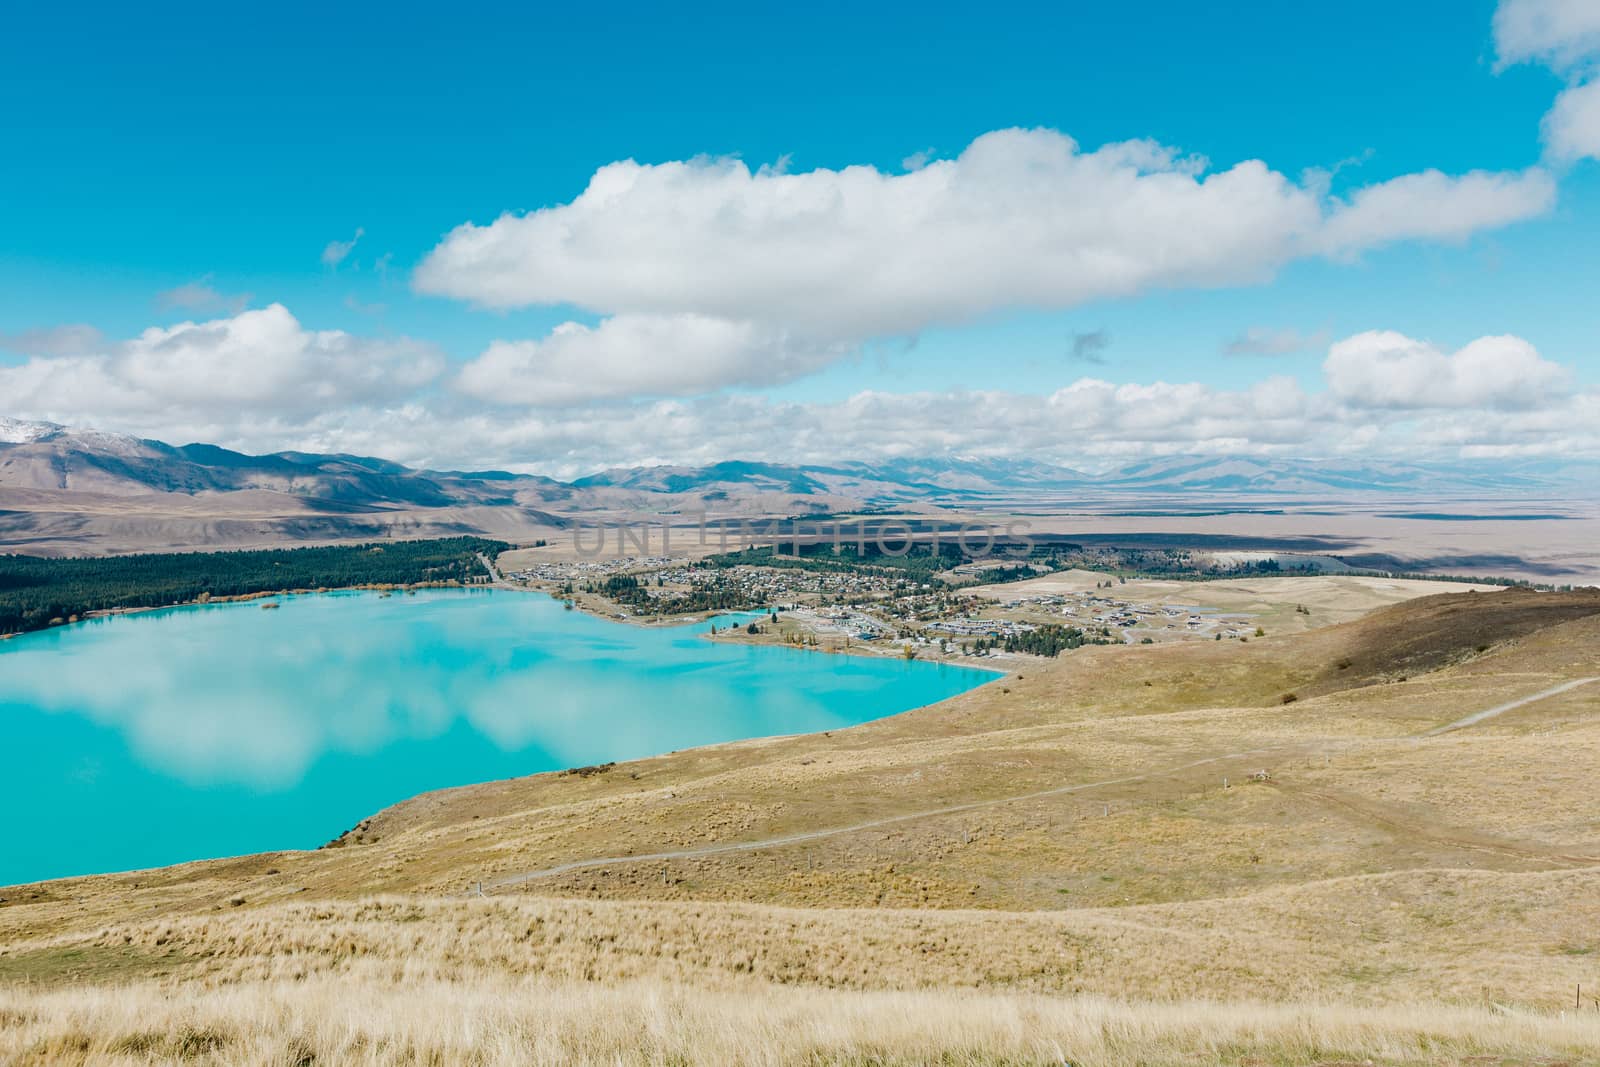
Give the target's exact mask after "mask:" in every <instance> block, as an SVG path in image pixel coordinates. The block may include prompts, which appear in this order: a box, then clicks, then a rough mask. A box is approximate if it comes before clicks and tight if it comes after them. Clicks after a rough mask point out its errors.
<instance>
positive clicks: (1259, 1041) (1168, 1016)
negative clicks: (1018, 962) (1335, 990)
mask: <svg viewBox="0 0 1600 1067" xmlns="http://www.w3.org/2000/svg"><path fill="white" fill-rule="evenodd" d="M0 1011H5V1012H6V1013H8V1015H9V1017H10V1018H11V1019H14V1020H20V1022H19V1023H18V1024H17V1025H14V1026H8V1027H6V1029H5V1031H4V1033H3V1034H0V1059H3V1060H4V1061H5V1062H7V1063H10V1064H16V1065H17V1067H25V1065H43V1064H49V1065H51V1067H58V1065H59V1067H72V1065H77V1064H114V1065H122V1064H129V1065H131V1064H149V1063H164V1062H178V1063H186V1064H195V1065H210V1064H218V1065H220V1064H228V1065H256V1064H259V1065H262V1067H266V1065H273V1067H281V1065H290V1064H293V1065H311V1064H360V1065H365V1067H385V1065H402V1064H424V1063H425V1064H474V1065H481V1067H496V1065H501V1064H506V1065H510V1064H518V1065H521V1064H530V1063H563V1064H574V1065H594V1067H601V1065H605V1067H632V1065H639V1067H645V1065H649V1067H657V1065H669V1064H718V1065H722V1064H747V1065H771V1067H780V1065H791V1064H792V1065H806V1067H821V1065H831V1064H839V1065H847V1064H848V1065H863V1067H864V1065H869V1064H870V1065H874V1067H896V1065H907V1067H909V1065H912V1064H930V1063H936V1064H950V1065H972V1067H978V1065H990V1064H994V1065H998V1064H1061V1063H1072V1064H1079V1065H1086V1067H1135V1065H1141V1067H1155V1065H1161V1064H1185V1065H1190V1064H1196V1063H1206V1064H1233V1065H1241V1067H1242V1065H1245V1064H1252V1065H1262V1064H1290V1063H1305V1064H1313V1063H1321V1064H1335V1063H1368V1062H1371V1063H1383V1064H1438V1063H1464V1062H1469V1061H1471V1062H1491V1063H1492V1062H1503V1061H1506V1060H1515V1061H1528V1060H1534V1059H1543V1058H1549V1057H1560V1058H1562V1059H1564V1060H1566V1061H1567V1062H1574V1061H1593V1060H1595V1059H1596V1058H1597V1057H1600V1015H1597V1016H1587V1015H1586V1016H1571V1017H1565V1018H1563V1017H1560V1016H1542V1015H1533V1014H1522V1013H1505V1012H1499V1011H1495V1010H1493V1009H1474V1008H1461V1007H1447V1006H1441V1005H1419V1006H1415V1007H1402V1008H1388V1009H1378V1010H1359V1011H1358V1010H1355V1009H1351V1008H1345V1007H1338V1006H1330V1005H1315V1004H1301V1005H1294V1006H1283V1005H1266V1004H1249V1003H1212V1002H1164V1003H1163V1002H1152V1003H1142V1004H1139V1003H1125V1002H1117V1001H1111V1000H1103V999H1099V998H1072V999H1066V998H1052V997H1041V996H1029V995H1003V994H994V993H977V992H920V993H842V992H830V991H821V990H796V989H785V988H778V987H772V986H757V985H754V984H752V985H751V986H749V987H747V988H745V989H743V990H741V991H739V992H736V993H735V992H716V993H710V992H700V991H693V990H689V989H685V988H683V987H680V986H673V985H668V984H663V983H646V982H636V983H628V984H623V985H616V986H609V985H594V984H589V985H581V984H549V983H542V982H504V981H499V980H494V979H485V980H481V981H478V982H473V983H443V982H428V981H403V982H400V983H396V984H385V983H381V982H372V981H368V982H359V983H352V982H350V981H349V980H343V981H341V980H329V979H322V980H310V981H307V982H304V983H298V984H287V983H271V984H246V985H237V986H228V987H225V988H215V989H205V990H199V989H193V988H190V989H186V990H184V991H183V992H182V993H181V994H180V995H177V996H173V995H172V994H171V993H170V991H167V990H163V989H161V988H160V987H158V986H155V985H138V986H126V987H121V988H111V989H97V990H87V991H72V992H58V993H36V994H30V993H25V992H16V991H13V992H0Z"/></svg>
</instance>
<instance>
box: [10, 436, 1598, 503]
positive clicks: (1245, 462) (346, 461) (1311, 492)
mask: <svg viewBox="0 0 1600 1067" xmlns="http://www.w3.org/2000/svg"><path fill="white" fill-rule="evenodd" d="M1593 474H1594V471H1593V468H1588V467H1585V468H1573V467H1564V466H1562V465H1560V464H1554V463H1548V462H1545V463H1537V462H1526V463H1503V462H1502V463H1495V464H1462V463H1451V464H1437V463H1436V464H1425V463H1400V462H1385V461H1372V460H1300V459H1280V458H1263V457H1240V456H1205V457H1194V456H1184V457H1163V458H1156V459H1145V460H1139V461H1137V462H1134V463H1129V464H1127V465H1124V466H1120V467H1116V468H1114V469H1112V470H1109V471H1105V472H1102V473H1099V474H1090V473H1085V472H1083V471H1081V470H1077V469H1073V468H1070V467H1065V466H1057V465H1053V464H1049V463H1043V462H1036V461H1030V460H1016V459H992V458H987V459H975V458H960V457H950V458H917V459H887V460H882V461H876V462H866V461H861V462H850V463H839V464H804V465H799V464H777V463H764V462H749V461H737V460H730V461H725V462H720V463H713V464H709V465H706V466H698V467H688V466H649V467H626V468H615V469H610V470H605V471H601V472H598V473H596V474H592V475H589V476H587V477H582V478H578V479H576V480H573V481H571V482H562V481H558V480H556V479H552V478H547V477H541V476H537V475H526V474H511V473H507V472H503V471H475V472H462V471H432V470H416V469H412V468H409V467H406V466H403V465H401V464H399V463H395V462H392V461H390V460H385V459H378V458H373V457H368V456H353V455H343V454H315V453H304V452H274V453H270V454H267V455H249V454H246V453H243V452H236V451H232V450H230V449H226V448H222V447H219V446H217V445H210V444H187V445H176V446H175V445H170V444H167V443H165V442H161V441H153V440H145V439H140V438H136V437H132V436H129V435H125V434H116V433H105V432H101V431H97V430H74V429H69V428H67V427H64V426H59V425H56V424H54V423H46V422H31V421H23V420H18V419H11V418H4V417H0V492H3V491H7V490H35V491H45V492H69V493H85V494H94V495H97V496H135V495H147V494H152V493H162V494H183V495H189V496H197V495H207V496H210V495H216V494H229V493H241V492H258V493H272V494H280V495H283V496H287V497H292V498H296V499H298V500H301V501H304V502H306V503H307V504H308V505H311V506H313V507H315V508H317V509H319V510H325V511H357V512H359V511H362V510H383V509H389V508H445V507H461V506H473V507H482V506H491V507H492V506H514V507H523V508H526V507H537V508H548V509H552V510H557V511H581V510H592V509H595V508H622V509H628V508H642V509H644V510H660V509H661V508H662V507H663V506H665V505H668V504H669V502H668V501H667V500H665V499H663V498H676V499H673V500H671V501H670V504H671V505H672V506H680V507H681V506H690V505H693V504H695V503H700V504H704V505H706V506H708V507H710V508H711V509H712V510H718V509H719V507H727V508H728V509H730V510H736V511H737V510H746V509H744V508H741V507H738V506H737V505H738V504H740V503H741V502H743V503H747V504H756V503H759V504H762V505H767V506H771V505H778V507H777V510H778V511H785V510H798V511H801V512H804V511H814V510H823V509H826V510H832V509H835V508H837V507H868V506H886V505H906V504H910V503H916V502H923V503H929V504H947V505H959V504H962V503H973V504H976V503H981V502H983V501H985V500H996V499H1015V498H1018V497H1022V498H1026V496H1027V495H1028V494H1033V493H1040V492H1046V493H1051V494H1066V495H1086V496H1099V495H1102V494H1115V495H1118V496H1151V495H1160V496H1166V495H1173V494H1177V495H1193V494H1200V495H1213V494H1225V495H1228V496H1230V497H1238V498H1249V497H1280V496H1281V497H1294V498H1308V497H1309V498H1316V497H1338V498H1340V499H1349V498H1350V497H1351V496H1353V495H1354V496H1359V497H1366V496H1372V497H1377V498H1380V499H1381V498H1383V497H1386V496H1402V495H1422V496H1430V497H1431V496H1437V495H1440V494H1448V495H1473V494H1481V495H1483V496H1499V495H1506V494H1514V495H1535V496H1537V495H1544V494H1565V493H1570V492H1571V491H1573V490H1574V489H1575V488H1579V487H1584V486H1587V487H1589V488H1590V490H1591V492H1590V493H1587V494H1585V495H1593V493H1592V489H1593V487H1594V486H1595V485H1596V484H1597V483H1596V481H1595V479H1594V478H1593V477H1592V475H1593Z"/></svg>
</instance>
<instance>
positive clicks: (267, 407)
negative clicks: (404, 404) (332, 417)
mask: <svg viewBox="0 0 1600 1067" xmlns="http://www.w3.org/2000/svg"><path fill="white" fill-rule="evenodd" d="M443 367H444V360H443V357H442V356H441V354H440V353H439V352H438V351H437V350H436V349H435V348H434V347H433V346H431V345H427V344H423V343H420V342H416V341H411V340H406V339H400V340H385V339H373V338H362V337H356V336H354V335H351V334H347V333H344V332H343V331H340V330H320V331H318V330H307V329H305V328H304V327H303V326H301V325H300V323H299V322H298V321H297V320H296V319H295V317H294V316H293V315H291V314H290V313H289V311H288V310H287V309H286V308H284V307H283V306H282V305H281V304H272V305H270V306H269V307H266V308H262V309H260V310H257V311H245V312H241V313H240V314H238V315H235V316H233V317H231V318H224V319H216V320H212V321H209V322H183V323H179V324H177V325H176V326H171V327H165V328H161V327H153V328H151V329H148V330H145V331H144V332H143V333H141V334H140V335H139V336H138V337H135V338H133V339H131V340H128V341H124V342H120V343H117V344H112V345H107V346H105V347H104V348H103V349H102V350H100V351H97V352H92V353H84V352H78V353H75V354H72V355H56V356H52V355H49V354H43V353H41V354H37V355H35V356H34V357H33V358H31V359H29V360H28V361H26V362H24V363H22V364H19V365H17V366H14V367H5V368H0V396H3V397H5V398H6V404H7V407H8V408H9V409H10V411H11V412H12V413H28V414H30V415H32V416H34V417H40V418H49V419H54V420H55V421H59V422H67V423H72V422H79V421H85V420H88V421H106V420H114V421H120V420H123V419H129V420H132V421H134V422H136V423H138V424H139V425H140V427H141V428H142V427H144V426H145V425H147V424H148V422H149V420H152V419H154V420H159V419H161V418H165V417H171V416H176V415H180V414H182V413H185V412H207V411H208V412H212V413H214V416H215V417H216V418H218V419H221V420H231V419H238V418H241V417H243V414H244V413H246V412H257V413H261V412H265V413H271V414H272V415H274V416H277V417H291V416H298V417H304V416H307V415H310V414H313V413H315V412H318V411H321V410H326V409H329V408H341V407H344V406H347V405H350V404H358V403H371V402H381V401H391V400H397V399H401V398H407V397H412V396H415V395H416V394H417V392H418V391H419V390H420V389H422V388H423V387H424V386H426V385H427V384H428V383H430V382H432V381H433V380H434V379H435V378H437V377H438V376H439V374H440V373H441V372H442V370H443Z"/></svg>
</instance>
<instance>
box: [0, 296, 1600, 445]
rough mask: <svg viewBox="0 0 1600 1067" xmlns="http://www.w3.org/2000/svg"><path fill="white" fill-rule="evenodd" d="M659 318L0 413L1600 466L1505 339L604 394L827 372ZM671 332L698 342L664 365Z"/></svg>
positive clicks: (533, 437) (777, 350)
mask: <svg viewBox="0 0 1600 1067" xmlns="http://www.w3.org/2000/svg"><path fill="white" fill-rule="evenodd" d="M678 318H679V317H678V316H666V317H663V320H662V321H657V320H654V319H652V318H651V317H649V316H633V315H619V316H615V317H613V318H612V319H608V320H605V321H603V322H601V323H599V324H598V325H593V326H586V325H577V324H572V325H570V326H568V327H563V328H561V329H558V330H557V331H555V333H554V334H553V335H552V339H551V340H547V341H544V342H539V343H537V344H534V345H531V346H530V345H528V344H526V343H520V342H506V343H502V344H497V345H494V346H491V348H490V350H489V351H488V352H486V353H485V354H484V355H483V356H482V357H480V358H479V359H477V360H474V361H473V362H471V363H469V364H467V365H465V366H463V367H461V368H460V369H459V370H458V371H457V373H456V374H455V375H453V376H447V374H446V368H447V364H446V362H445V360H444V359H443V357H442V355H441V354H440V353H439V352H437V351H436V350H435V349H433V348H432V347H431V346H429V345H425V344H420V343H418V342H416V341H411V340H407V339H404V338H398V339H391V338H378V337H362V336H357V335H353V334H349V333H345V332H342V331H337V330H326V331H318V330H311V329H308V328H306V327H305V326H304V325H302V324H301V323H300V322H299V321H298V320H296V319H295V317H294V316H293V315H291V314H290V313H289V311H288V310H287V309H285V308H283V307H282V306H281V305H277V304H273V305H270V306H268V307H266V308H262V309H260V310H252V311H246V312H241V313H240V314H239V315H236V316H232V317H228V318H222V319H216V320H212V321H207V322H185V323H180V324H178V325H176V326H171V327H163V328H155V329H150V330H146V331H144V332H143V333H141V334H139V335H138V336H136V337H134V338H131V339H129V340H126V341H122V342H115V343H105V342H103V343H102V344H101V346H100V347H99V348H98V349H96V350H95V351H93V352H90V353H87V354H86V353H84V352H81V351H72V352H70V353H67V354H57V355H49V354H43V353H40V354H35V355H34V356H33V357H32V358H29V359H27V360H26V361H24V362H23V363H21V364H18V365H15V366H10V367H0V398H3V399H0V408H3V410H0V414H7V415H14V416H19V417H22V418H33V419H47V420H51V421H54V422H60V423H66V424H68V425H75V426H85V425H88V426H95V427H98V428H101V429H107V430H119V431H124V432H131V433H135V434H137V435H139V436H145V437H155V438H159V439H162V440H169V441H178V442H182V441H209V442H215V443H218V444H222V445H226V446H228V447H232V448H239V449H243V450H246V451H252V452H267V451H276V450H280V449H298V450H304V451H311V452H352V453H357V454H364V455H377V456H383V457H386V458H390V459H394V460H398V461H400V462H404V463H409V464H412V465H416V466H430V467H435V468H448V469H481V468H487V467H494V468H502V469H511V470H521V471H528V472H537V473H547V474H554V475H559V476H574V475H578V474H585V473H590V472H592V471H594V470H598V469H601V468H604V467H609V466H617V465H628V464H638V463H661V462H673V463H700V462H711V461H715V460H725V459H729V458H748V459H757V460H770V461H777V462H801V461H805V462H825V461H840V460H848V459H859V458H863V457H890V456H902V457H921V456H931V455H941V454H950V453H957V454H963V455H975V456H1015V457H1027V458H1033V459H1041V460H1054V461H1057V462H1062V463H1065V464H1067V465H1069V466H1094V465H1096V464H1100V465H1107V464H1111V463H1115V462H1119V461H1123V460H1128V459H1132V458H1135V457H1139V456H1149V455H1171V454H1212V455H1220V454H1265V455H1271V454H1281V455H1295V456H1318V455H1321V456H1328V455H1335V454H1341V453H1361V454H1370V455H1404V456H1408V457H1411V458H1420V457H1423V456H1429V455H1431V456H1440V457H1442V456H1465V455H1490V454H1503V455H1532V454H1540V453H1551V454H1562V455H1577V454H1585V455H1596V456H1600V418H1597V417H1595V416H1596V415H1597V414H1600V394H1596V393H1594V392H1592V391H1591V392H1581V391H1578V390H1577V388H1576V386H1575V384H1574V382H1573V379H1572V378H1571V376H1570V375H1569V374H1568V372H1567V370H1566V369H1565V368H1564V367H1562V366H1561V365H1560V364H1557V363H1555V362H1553V361H1551V360H1548V359H1546V358H1544V357H1543V356H1541V355H1540V354H1539V353H1538V352H1537V351H1535V350H1534V348H1533V347H1532V346H1531V345H1530V344H1528V342H1526V341H1524V340H1521V339H1520V338H1516V337H1484V338H1479V339H1478V340H1476V341H1473V342H1471V343H1470V344H1467V345H1464V346H1463V347H1461V348H1460V349H1459V350H1456V351H1446V350H1445V349H1442V348H1440V347H1438V346H1436V345H1433V344H1430V343H1428V342H1426V341H1419V340H1415V339H1412V338H1409V337H1406V336H1404V335H1402V334H1399V333H1393V332H1382V331H1375V332H1370V333H1363V334H1358V335H1355V336H1353V337H1348V338H1345V339H1343V340H1341V341H1339V342H1338V343H1336V344H1334V345H1333V346H1331V348H1330V349H1329V350H1328V353H1327V358H1326V360H1325V362H1324V363H1323V375H1324V378H1325V387H1321V388H1319V387H1317V386H1315V385H1313V384H1305V385H1302V384H1300V383H1299V382H1298V381H1297V380H1296V379H1294V378H1291V377H1287V376H1278V375H1272V376H1267V377H1264V378H1263V379H1262V380H1261V381H1258V382H1256V383H1255V384H1253V385H1250V386H1248V387H1245V388H1232V389H1223V388H1217V387H1214V386H1211V385H1207V384H1204V383H1200V382H1192V381H1191V382H1182V381H1180V382H1168V381H1155V382H1113V381H1108V380H1105V378H1103V377H1101V376H1098V375H1091V376H1082V377H1077V378H1076V380H1072V381H1066V382H1064V383H1063V384H1062V385H1061V386H1060V387H1059V388H1056V389H1055V390H1054V391H1051V392H1048V393H1043V394H1022V393H1015V392H1009V391H1005V390H998V389H996V390H954V391H943V392H885V391H878V390H873V391H866V392H861V393H857V394H855V395H853V396H848V397H844V398H841V399H835V400H831V401H822V402H799V401H783V400H777V399H771V398H767V397H762V396H759V395H755V394H750V393H727V392H723V393H713V394H709V395H695V396H686V397H669V398H662V399H656V400H648V401H645V400H636V399H618V398H617V397H616V395H615V394H616V390H615V389H613V388H612V387H610V386H609V385H607V384H606V383H607V382H608V381H610V380H612V379H614V378H617V377H619V376H620V377H621V378H625V379H627V380H628V381H629V382H633V381H635V380H636V379H635V376H636V375H645V376H646V378H647V380H648V376H649V375H651V374H655V373H659V372H658V371H656V370H653V369H652V368H651V364H652V362H659V363H664V362H667V361H669V360H679V361H680V362H681V363H685V364H686V365H687V366H686V368H685V367H680V369H679V370H678V371H677V372H674V373H672V374H670V375H667V377H666V378H664V379H663V381H664V382H666V384H663V385H662V386H661V388H663V389H665V388H668V387H673V388H676V387H677V383H678V382H679V381H680V379H681V378H682V376H683V375H684V374H694V375H699V376H702V377H703V378H705V379H707V380H713V379H720V378H721V377H722V376H723V374H724V371H725V369H726V368H725V366H724V365H723V364H724V362H725V361H727V360H730V359H734V358H735V357H734V356H733V355H732V353H737V352H740V351H743V350H745V349H746V348H748V347H749V346H751V345H755V346H766V347H768V348H769V349H770V350H771V351H772V353H773V354H772V359H773V361H774V362H781V361H783V360H786V359H789V360H806V361H826V360H827V359H829V358H832V357H831V354H830V353H829V352H827V351H824V350H820V349H813V348H810V347H807V346H806V345H807V344H808V343H798V344H797V343H796V342H795V341H794V339H792V338H789V337H786V336H783V335H780V334H768V335H764V336H763V335H761V334H759V333H749V332H746V330H745V329H736V330H734V331H733V332H732V333H731V334H730V333H728V332H727V331H728V324H727V323H725V322H723V321H722V320H718V319H707V320H706V321H704V322H699V323H694V322H690V323H685V322H681V321H677V319H678ZM746 329H747V330H749V331H759V330H762V329H766V327H764V326H756V325H750V326H748V327H747V328H746ZM618 331H620V333H619V332H618ZM685 336H693V337H697V338H698V340H697V341H696V342H695V343H694V344H692V345H690V346H689V347H687V348H685V349H681V350H680V349H675V348H671V347H670V346H672V345H675V344H677V343H678V341H679V339H681V338H683V337H685ZM617 353H621V355H617ZM607 361H612V362H610V363H608V362H607ZM580 371H582V372H585V373H587V374H588V375H589V379H588V380H587V381H585V379H584V377H583V374H581V373H580ZM541 380H542V381H543V382H545V383H546V384H541V385H529V384H528V383H529V382H539V381H541ZM573 383H577V384H576V385H574V384H573ZM519 390H520V392H519Z"/></svg>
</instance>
